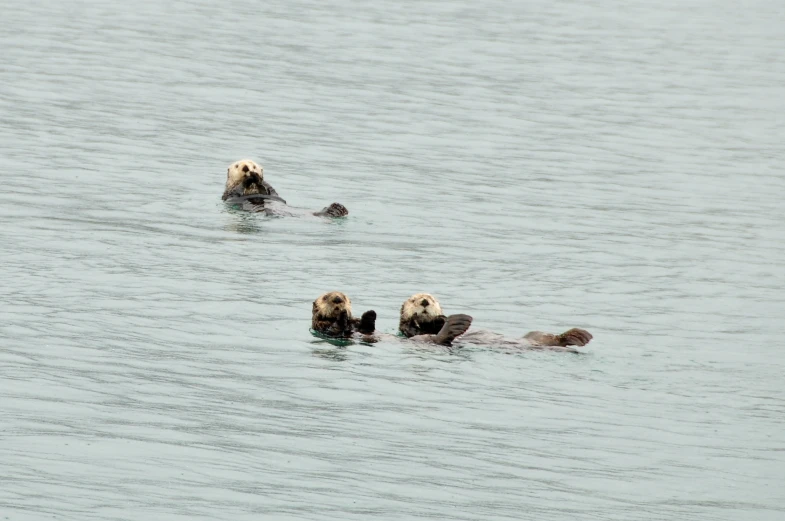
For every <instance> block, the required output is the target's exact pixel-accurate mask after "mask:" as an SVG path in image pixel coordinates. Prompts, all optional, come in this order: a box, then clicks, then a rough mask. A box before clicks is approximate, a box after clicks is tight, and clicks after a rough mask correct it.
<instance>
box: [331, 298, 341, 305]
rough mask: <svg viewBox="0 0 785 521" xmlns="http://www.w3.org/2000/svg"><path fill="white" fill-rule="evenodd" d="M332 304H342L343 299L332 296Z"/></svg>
mask: <svg viewBox="0 0 785 521" xmlns="http://www.w3.org/2000/svg"><path fill="white" fill-rule="evenodd" d="M333 304H343V299H342V298H341V297H333Z"/></svg>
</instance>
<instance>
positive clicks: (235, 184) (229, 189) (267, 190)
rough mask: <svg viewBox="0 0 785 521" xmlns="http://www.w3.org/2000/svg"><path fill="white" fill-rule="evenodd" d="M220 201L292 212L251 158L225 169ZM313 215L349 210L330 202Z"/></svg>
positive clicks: (333, 214) (269, 211) (267, 211)
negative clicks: (224, 182)
mask: <svg viewBox="0 0 785 521" xmlns="http://www.w3.org/2000/svg"><path fill="white" fill-rule="evenodd" d="M221 199H222V200H224V201H228V202H229V203H239V204H242V207H243V209H244V210H248V211H251V212H263V213H265V214H266V215H293V212H292V211H291V210H292V208H291V207H287V206H286V201H284V199H283V198H282V197H281V196H280V195H278V192H277V191H276V190H275V188H273V187H272V186H271V185H270V184H269V183H268V182H267V181H265V180H264V168H262V165H259V164H257V163H256V162H254V161H251V160H250V159H243V160H240V161H236V162H234V163H232V164H231V165H229V168H228V169H227V170H226V188H225V189H224V193H223V196H222V197H221ZM312 213H313V215H318V216H322V217H343V216H345V215H348V214H349V210H347V209H346V207H345V206H344V205H342V204H339V203H333V204H331V205H330V206H328V207H326V208H324V209H322V210H321V211H319V212H312Z"/></svg>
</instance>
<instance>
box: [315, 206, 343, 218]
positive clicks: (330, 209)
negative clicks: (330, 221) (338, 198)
mask: <svg viewBox="0 0 785 521" xmlns="http://www.w3.org/2000/svg"><path fill="white" fill-rule="evenodd" d="M313 214H314V215H316V216H318V217H346V216H347V215H349V210H347V209H346V207H345V206H344V205H342V204H341V203H333V204H331V205H330V206H325V207H324V208H322V209H321V211H319V212H314V213H313Z"/></svg>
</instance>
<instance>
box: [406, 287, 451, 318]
mask: <svg viewBox="0 0 785 521" xmlns="http://www.w3.org/2000/svg"><path fill="white" fill-rule="evenodd" d="M441 315H442V307H441V306H440V305H439V301H438V300H436V298H435V297H434V296H433V295H430V294H428V293H417V294H415V295H412V296H411V297H409V298H408V299H406V302H404V303H403V305H402V306H401V320H412V319H414V320H417V321H418V322H428V321H430V320H433V319H434V318H436V317H439V316H441Z"/></svg>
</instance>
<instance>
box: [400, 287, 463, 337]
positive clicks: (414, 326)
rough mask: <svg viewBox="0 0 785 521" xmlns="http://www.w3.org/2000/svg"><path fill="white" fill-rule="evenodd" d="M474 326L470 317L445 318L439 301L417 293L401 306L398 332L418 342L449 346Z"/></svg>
mask: <svg viewBox="0 0 785 521" xmlns="http://www.w3.org/2000/svg"><path fill="white" fill-rule="evenodd" d="M471 324H472V317H470V316H469V315H450V316H449V317H446V316H444V314H443V313H442V307H441V306H440V305H439V301H438V300H436V298H434V296H433V295H429V294H428V293H417V294H414V295H412V296H411V297H409V298H408V299H406V301H405V302H404V303H403V304H402V305H401V316H400V321H399V322H398V330H399V331H400V332H401V333H403V335H404V336H405V337H406V338H410V339H412V340H414V341H418V342H433V343H435V344H444V345H449V344H451V343H452V341H453V340H455V339H456V338H457V337H459V336H460V335H462V334H464V333H465V332H466V330H467V329H469V326H471Z"/></svg>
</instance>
